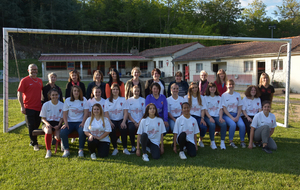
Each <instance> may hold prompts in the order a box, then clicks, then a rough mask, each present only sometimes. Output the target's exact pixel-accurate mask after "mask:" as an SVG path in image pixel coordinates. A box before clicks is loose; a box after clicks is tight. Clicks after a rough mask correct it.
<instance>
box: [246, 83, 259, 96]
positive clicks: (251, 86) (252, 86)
mask: <svg viewBox="0 0 300 190" xmlns="http://www.w3.org/2000/svg"><path fill="white" fill-rule="evenodd" d="M252 88H255V90H256V94H255V96H254V97H255V98H258V97H260V91H259V89H258V87H257V86H254V85H250V86H248V88H247V89H246V91H245V96H246V97H247V98H251V90H252Z"/></svg>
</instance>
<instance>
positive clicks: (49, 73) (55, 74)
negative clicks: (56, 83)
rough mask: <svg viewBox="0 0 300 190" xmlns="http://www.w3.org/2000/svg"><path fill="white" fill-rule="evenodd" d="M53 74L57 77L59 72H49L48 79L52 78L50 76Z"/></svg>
mask: <svg viewBox="0 0 300 190" xmlns="http://www.w3.org/2000/svg"><path fill="white" fill-rule="evenodd" d="M52 75H53V76H55V78H57V74H56V73H54V72H51V73H49V74H48V79H50V77H51V76H52Z"/></svg>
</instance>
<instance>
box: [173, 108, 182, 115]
mask: <svg viewBox="0 0 300 190" xmlns="http://www.w3.org/2000/svg"><path fill="white" fill-rule="evenodd" d="M171 112H172V113H176V114H177V113H181V109H178V108H176V109H175V110H171Z"/></svg>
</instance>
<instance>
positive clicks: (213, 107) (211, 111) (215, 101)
mask: <svg viewBox="0 0 300 190" xmlns="http://www.w3.org/2000/svg"><path fill="white" fill-rule="evenodd" d="M203 102H204V104H205V107H206V110H205V114H206V116H205V118H204V120H205V122H206V123H207V125H208V126H209V136H210V141H211V144H210V147H211V148H212V149H216V148H217V146H216V143H215V130H216V125H218V126H219V127H220V128H221V144H220V148H221V149H223V150H225V149H226V146H225V136H226V130H227V125H226V122H225V120H224V119H223V109H222V101H221V97H220V96H219V92H218V89H217V85H216V84H215V83H213V82H210V83H209V84H208V86H207V89H206V91H205V96H204V100H203Z"/></svg>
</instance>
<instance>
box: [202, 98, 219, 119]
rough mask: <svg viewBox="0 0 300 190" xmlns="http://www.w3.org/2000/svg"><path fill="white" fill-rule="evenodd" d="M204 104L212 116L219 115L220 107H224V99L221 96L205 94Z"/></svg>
mask: <svg viewBox="0 0 300 190" xmlns="http://www.w3.org/2000/svg"><path fill="white" fill-rule="evenodd" d="M203 104H205V107H206V110H207V111H208V113H209V115H210V116H212V117H219V113H220V109H222V101H221V97H220V96H214V97H212V96H204V100H203Z"/></svg>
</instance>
